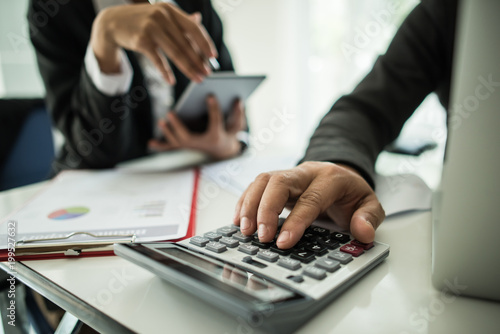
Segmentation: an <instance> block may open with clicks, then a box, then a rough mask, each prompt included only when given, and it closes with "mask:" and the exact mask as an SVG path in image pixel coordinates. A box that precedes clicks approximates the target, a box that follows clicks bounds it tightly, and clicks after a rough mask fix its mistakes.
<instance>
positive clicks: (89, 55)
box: [85, 44, 134, 96]
mask: <svg viewBox="0 0 500 334" xmlns="http://www.w3.org/2000/svg"><path fill="white" fill-rule="evenodd" d="M119 52H120V63H121V64H120V73H114V74H106V73H103V72H102V71H101V69H100V67H99V63H98V62H97V58H96V57H95V54H94V50H92V48H91V47H90V44H89V45H88V46H87V52H86V54H85V70H86V71H87V73H88V75H89V77H90V79H91V80H92V82H93V83H94V85H95V86H96V87H97V89H98V90H99V91H100V92H101V93H103V94H106V95H109V96H115V95H120V94H125V93H126V92H128V90H129V89H130V85H131V84H132V77H133V75H134V72H133V70H132V66H131V65H130V61H129V60H128V58H127V54H126V53H125V51H124V50H123V49H120V51H119Z"/></svg>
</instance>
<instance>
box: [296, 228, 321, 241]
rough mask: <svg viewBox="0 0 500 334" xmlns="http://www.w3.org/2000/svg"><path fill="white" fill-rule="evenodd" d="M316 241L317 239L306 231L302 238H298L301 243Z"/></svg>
mask: <svg viewBox="0 0 500 334" xmlns="http://www.w3.org/2000/svg"><path fill="white" fill-rule="evenodd" d="M316 239H318V236H317V235H316V234H314V233H312V232H308V231H307V230H306V231H305V232H304V234H303V235H302V238H300V240H301V241H306V242H312V241H316Z"/></svg>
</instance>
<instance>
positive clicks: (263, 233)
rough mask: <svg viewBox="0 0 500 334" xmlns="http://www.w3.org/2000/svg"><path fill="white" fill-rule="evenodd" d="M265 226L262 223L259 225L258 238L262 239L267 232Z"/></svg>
mask: <svg viewBox="0 0 500 334" xmlns="http://www.w3.org/2000/svg"><path fill="white" fill-rule="evenodd" d="M267 231H268V230H267V226H266V225H264V224H260V225H259V239H263V238H264V237H265V236H266V234H267Z"/></svg>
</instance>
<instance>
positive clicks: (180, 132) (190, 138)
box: [149, 96, 245, 160]
mask: <svg viewBox="0 0 500 334" xmlns="http://www.w3.org/2000/svg"><path fill="white" fill-rule="evenodd" d="M207 106H208V127H207V130H206V131H205V132H204V133H201V134H199V133H192V132H190V131H189V130H188V129H187V128H186V127H185V126H184V124H183V123H182V121H181V120H180V119H179V118H178V117H177V116H176V115H175V113H174V112H169V113H168V115H167V118H168V119H167V120H166V121H165V120H160V121H159V122H158V126H159V127H160V128H161V130H162V132H163V135H164V136H165V138H166V139H167V142H166V143H165V142H162V141H159V140H156V139H152V140H150V142H149V148H150V149H153V150H156V151H169V150H175V149H180V148H189V149H193V150H197V151H201V152H204V153H208V154H209V155H210V156H211V157H212V158H214V159H217V160H222V159H227V158H231V157H233V156H235V155H237V154H238V153H239V152H240V150H241V144H240V142H239V140H238V138H236V134H237V133H238V132H239V131H241V130H243V129H244V128H245V111H244V109H243V103H241V101H237V102H236V103H235V104H234V108H233V112H232V114H231V116H230V117H229V120H228V122H227V124H224V119H223V116H222V112H221V110H220V107H219V104H218V102H217V99H216V98H215V97H213V96H209V97H208V98H207Z"/></svg>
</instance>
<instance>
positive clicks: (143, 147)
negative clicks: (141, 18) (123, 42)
mask: <svg viewBox="0 0 500 334" xmlns="http://www.w3.org/2000/svg"><path fill="white" fill-rule="evenodd" d="M176 2H177V4H178V5H179V6H180V7H181V8H182V9H184V10H185V11H186V12H188V13H193V12H200V13H201V14H202V17H203V21H202V23H203V25H204V26H205V28H206V29H207V31H208V33H209V34H210V36H211V37H212V39H213V41H214V43H215V45H216V47H217V50H218V53H219V59H218V60H219V63H220V65H221V69H222V70H224V71H233V70H234V69H233V65H232V61H231V57H230V55H229V52H228V50H227V48H226V46H225V45H224V43H223V39H222V23H221V21H220V19H219V17H218V16H217V14H216V13H215V11H214V9H213V8H212V5H211V3H210V1H209V0H191V1H189V0H176ZM49 3H50V4H49ZM95 16H96V13H95V10H94V7H93V4H92V1H91V0H65V1H57V2H56V1H52V0H47V1H46V0H31V1H30V6H29V10H28V21H29V28H30V37H31V41H32V43H33V45H34V47H35V51H36V57H37V61H38V67H39V71H40V74H41V76H42V78H43V81H44V84H45V89H46V92H47V93H46V94H47V95H46V101H47V107H48V109H49V111H50V113H51V116H52V119H53V121H54V123H55V125H56V126H57V128H58V129H59V130H60V131H61V132H62V133H63V135H64V137H65V144H64V147H63V150H62V153H61V154H60V156H59V157H58V158H57V161H56V162H55V163H54V172H57V171H59V170H61V169H66V168H109V167H113V166H115V165H116V164H117V163H119V162H121V161H125V160H129V159H134V158H137V157H141V156H144V155H146V154H147V142H148V140H149V139H151V138H152V136H153V124H152V123H153V116H152V111H151V101H150V97H149V94H148V91H147V87H146V86H145V85H144V77H143V73H142V71H141V69H140V67H139V65H138V61H137V58H136V56H135V55H134V53H133V52H129V51H127V56H128V58H129V59H130V63H131V65H132V68H133V70H134V76H133V79H132V84H131V87H130V90H129V91H128V92H127V93H126V94H123V95H119V96H113V97H109V96H106V95H104V94H102V93H101V92H100V91H99V90H97V89H96V87H95V86H94V84H93V82H92V81H91V79H90V78H89V76H88V74H87V72H86V70H85V65H84V57H85V52H86V48H87V45H88V43H89V40H90V33H91V29H92V22H93V21H94V19H95ZM172 69H173V71H174V74H175V77H176V79H177V84H176V86H175V88H174V96H175V99H178V98H179V96H180V95H181V93H182V92H183V90H184V89H185V88H186V86H187V84H188V83H189V80H188V79H187V78H186V77H185V76H184V75H183V74H182V73H181V72H180V71H179V70H178V69H177V68H175V66H172Z"/></svg>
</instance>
